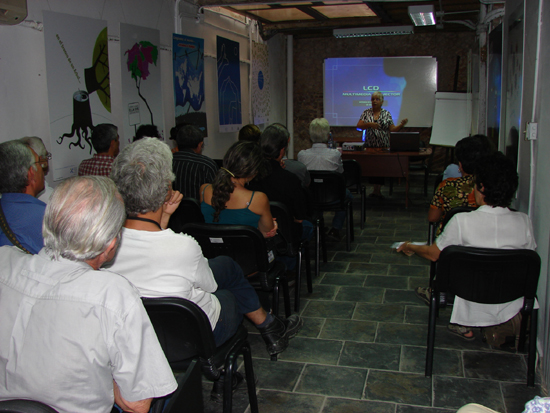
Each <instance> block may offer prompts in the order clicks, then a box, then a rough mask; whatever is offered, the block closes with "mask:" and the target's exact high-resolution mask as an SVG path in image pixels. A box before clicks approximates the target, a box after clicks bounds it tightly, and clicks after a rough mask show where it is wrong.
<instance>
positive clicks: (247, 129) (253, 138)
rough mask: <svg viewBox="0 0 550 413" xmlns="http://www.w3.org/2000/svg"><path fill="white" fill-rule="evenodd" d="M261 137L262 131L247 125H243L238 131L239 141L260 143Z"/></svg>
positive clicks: (254, 126)
mask: <svg viewBox="0 0 550 413" xmlns="http://www.w3.org/2000/svg"><path fill="white" fill-rule="evenodd" d="M261 135H262V131H261V130H260V128H258V127H257V126H256V125H253V124H251V123H249V124H248V125H244V126H243V127H242V128H241V130H240V131H239V140H240V141H249V142H256V143H260V136H261Z"/></svg>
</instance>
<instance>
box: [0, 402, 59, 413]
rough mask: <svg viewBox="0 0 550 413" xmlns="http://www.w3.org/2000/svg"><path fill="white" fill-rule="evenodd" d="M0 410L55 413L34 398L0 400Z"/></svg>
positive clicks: (7, 412)
mask: <svg viewBox="0 0 550 413" xmlns="http://www.w3.org/2000/svg"><path fill="white" fill-rule="evenodd" d="M0 412H2V413H57V410H55V409H52V408H51V407H50V406H47V405H45V404H44V403H41V402H37V401H35V400H25V399H13V400H4V401H0Z"/></svg>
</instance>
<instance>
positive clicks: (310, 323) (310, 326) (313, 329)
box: [298, 317, 325, 338]
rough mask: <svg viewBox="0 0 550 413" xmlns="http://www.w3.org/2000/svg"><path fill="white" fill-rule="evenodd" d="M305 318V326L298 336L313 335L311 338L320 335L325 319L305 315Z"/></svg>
mask: <svg viewBox="0 0 550 413" xmlns="http://www.w3.org/2000/svg"><path fill="white" fill-rule="evenodd" d="M303 319H304V326H303V327H302V329H301V330H300V332H299V333H298V337H311V338H317V337H319V333H320V332H321V328H323V324H325V319H324V318H312V317H303Z"/></svg>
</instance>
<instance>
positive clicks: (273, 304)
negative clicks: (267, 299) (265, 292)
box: [271, 279, 279, 315]
mask: <svg viewBox="0 0 550 413" xmlns="http://www.w3.org/2000/svg"><path fill="white" fill-rule="evenodd" d="M272 294H273V297H272V299H271V301H272V302H271V312H272V313H273V314H274V315H279V279H277V280H275V285H273V292H272Z"/></svg>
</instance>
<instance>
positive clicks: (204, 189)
mask: <svg viewBox="0 0 550 413" xmlns="http://www.w3.org/2000/svg"><path fill="white" fill-rule="evenodd" d="M209 186H210V184H208V185H206V186H205V187H204V188H202V200H203V201H204V191H206V188H208V187H209ZM205 202H206V201H205Z"/></svg>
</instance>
